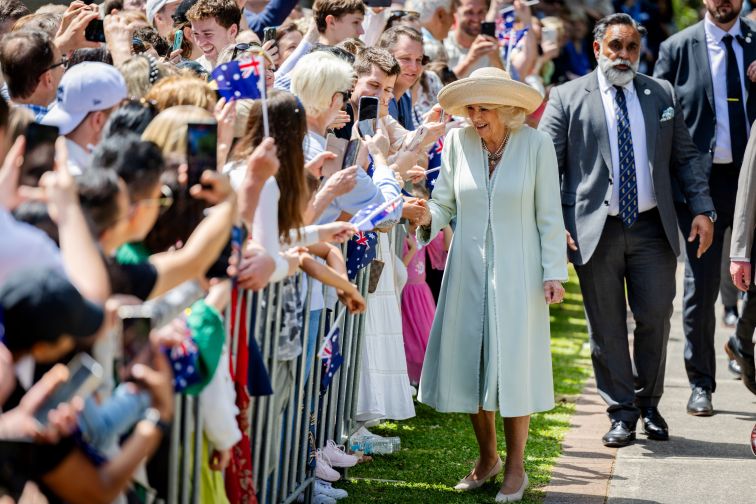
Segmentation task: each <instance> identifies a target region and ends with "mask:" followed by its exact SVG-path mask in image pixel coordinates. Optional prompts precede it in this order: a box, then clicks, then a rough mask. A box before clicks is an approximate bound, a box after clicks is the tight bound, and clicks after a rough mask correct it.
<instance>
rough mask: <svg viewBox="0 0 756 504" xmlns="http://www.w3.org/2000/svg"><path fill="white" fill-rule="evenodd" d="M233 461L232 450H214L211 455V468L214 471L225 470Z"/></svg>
mask: <svg viewBox="0 0 756 504" xmlns="http://www.w3.org/2000/svg"><path fill="white" fill-rule="evenodd" d="M229 462H231V450H213V453H212V454H211V455H210V469H212V470H213V471H223V470H224V469H226V467H228V463H229Z"/></svg>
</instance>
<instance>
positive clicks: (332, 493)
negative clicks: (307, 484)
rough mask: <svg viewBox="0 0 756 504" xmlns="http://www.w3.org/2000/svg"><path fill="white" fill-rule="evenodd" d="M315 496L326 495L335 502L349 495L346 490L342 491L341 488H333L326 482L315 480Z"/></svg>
mask: <svg viewBox="0 0 756 504" xmlns="http://www.w3.org/2000/svg"><path fill="white" fill-rule="evenodd" d="M315 495H326V496H328V497H330V498H332V499H336V500H339V499H344V498H345V497H349V494H348V493H347V491H346V490H342V489H341V488H334V487H333V486H331V484H330V483H328V482H327V481H322V480H319V479H316V480H315Z"/></svg>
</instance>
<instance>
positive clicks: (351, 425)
mask: <svg viewBox="0 0 756 504" xmlns="http://www.w3.org/2000/svg"><path fill="white" fill-rule="evenodd" d="M369 271H370V267H367V268H364V269H363V270H361V271H360V272H359V274H358V276H357V279H356V283H357V287H358V289H359V291H360V293H361V294H362V295H363V297H365V298H367V285H368V279H369V275H370V273H369ZM303 279H304V276H303V275H300V276H299V280H300V281H303ZM311 285H312V280H310V285H308V289H307V291H308V295H307V299H306V301H305V302H304V309H303V314H302V317H303V323H302V353H301V354H300V355H299V356H298V357H297V358H295V359H294V360H291V361H281V360H279V358H278V344H277V343H278V339H279V335H280V330H281V320H282V316H281V315H282V306H281V303H280V300H281V291H282V283H277V284H273V285H269V286H268V287H266V288H265V289H264V290H262V291H261V292H258V293H255V292H251V291H248V292H245V293H243V295H244V296H246V300H247V302H246V305H245V306H246V310H247V313H246V321H247V324H248V326H249V327H248V335H249V338H255V340H256V342H257V344H258V345H259V347H260V351H261V353H262V356H263V360H264V363H265V366H266V368H267V372H268V375H269V376H270V379H271V385H272V388H273V395H271V396H264V397H253V398H252V400H251V405H250V408H249V412H250V418H249V420H250V422H249V425H250V432H248V433H247V434H248V435H249V436H250V440H251V445H252V454H251V455H252V456H251V459H252V466H253V471H254V482H255V490H256V493H257V500H258V502H259V503H260V504H274V503H275V504H279V503H283V504H288V503H291V502H295V501H296V500H297V499H298V498H299V497H300V496H303V497H304V500H305V502H310V499H311V497H312V485H313V483H314V480H315V476H314V466H315V459H314V457H315V453H314V452H313V451H312V449H313V448H321V447H323V446H324V445H325V444H326V441H327V440H329V439H333V440H334V441H335V442H336V443H337V444H345V443H347V441H348V437H349V434H350V433H351V432H353V431H354V430H355V429H356V421H355V420H354V413H355V409H356V406H357V390H358V386H359V383H358V381H359V366H360V352H361V345H362V338H363V334H364V327H365V314H364V313H363V314H359V315H351V314H349V313H348V312H347V313H346V315H345V316H344V317H342V318H341V320H340V321H339V322H338V323H339V326H340V328H341V335H340V340H339V343H340V348H341V354H342V355H343V358H344V361H343V363H342V365H341V367H340V368H339V370H338V371H337V372H336V373H335V375H334V377H333V379H332V381H331V384H330V386H329V388H328V390H327V392H326V393H325V394H324V395H323V396H322V397H321V394H320V383H321V373H322V363H321V361H320V359H318V357H317V353H318V350H319V349H320V347H321V346H322V344H323V340H324V337H325V336H326V335H327V333H328V330H329V329H330V328H331V325H332V324H333V323H334V321H335V320H336V318H337V315H338V314H339V313H340V312H341V310H342V308H343V306H342V305H341V303H337V305H336V308H335V309H334V310H333V311H331V310H327V309H324V310H323V312H322V313H321V317H320V323H319V328H318V337H317V343H316V345H315V351H314V352H313V353H312V355H309V356H308V355H307V339H308V334H309V327H310V298H311V295H310V294H311V292H312V290H311V289H310V288H309V287H310V286H311ZM324 290H325V289H324ZM240 298H241V296H240ZM263 300H265V301H266V302H265V303H263V302H262V301H263ZM241 306H242V303H237V313H236V317H235V319H236V320H237V321H238V320H240V315H241V313H239V312H238V310H240V307H241ZM230 310H231V308H229V309H228V310H227V311H226V317H225V321H226V328H227V336H226V344H227V345H229V350H230V352H231V356H232V359H231V360H232V362H234V363H235V362H236V355H235V351H236V347H237V345H236V343H237V341H238V338H239V337H240V331H239V327H238V324H237V327H236V328H235V329H236V330H234V331H231V330H229V329H230V328H229V325H230V321H231V317H230V315H231V313H230ZM308 361H309V364H310V366H309V367H310V372H309V377H307V379H306V377H305V370H306V368H307V364H308ZM219 365H225V363H220V364H219ZM287 382H288V383H287ZM201 454H202V425H201V423H200V415H199V397H190V396H184V395H177V396H176V408H175V418H174V422H173V435H172V438H171V456H170V464H169V481H168V503H169V504H177V503H181V504H189V503H192V504H194V503H198V502H200V464H194V463H193V461H194V460H199V458H200V457H201Z"/></svg>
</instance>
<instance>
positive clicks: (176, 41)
mask: <svg viewBox="0 0 756 504" xmlns="http://www.w3.org/2000/svg"><path fill="white" fill-rule="evenodd" d="M183 43H184V30H183V29H182V30H176V34H175V35H174V36H173V49H171V52H173V51H178V50H179V49H181V44H183Z"/></svg>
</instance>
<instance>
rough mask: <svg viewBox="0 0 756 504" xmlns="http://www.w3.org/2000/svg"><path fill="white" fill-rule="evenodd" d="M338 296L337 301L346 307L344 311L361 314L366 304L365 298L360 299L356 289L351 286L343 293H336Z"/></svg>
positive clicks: (360, 296)
mask: <svg viewBox="0 0 756 504" xmlns="http://www.w3.org/2000/svg"><path fill="white" fill-rule="evenodd" d="M336 292H337V294H338V296H339V301H341V303H342V304H343V305H344V306H346V309H347V310H349V313H362V312H364V311H365V308H366V306H367V305H366V303H365V298H364V297H362V295H361V294H360V292H359V291H358V290H357V287H355V286H354V285H352V287H351V288H350V289H348V290H345V291H341V290H339V291H336Z"/></svg>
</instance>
